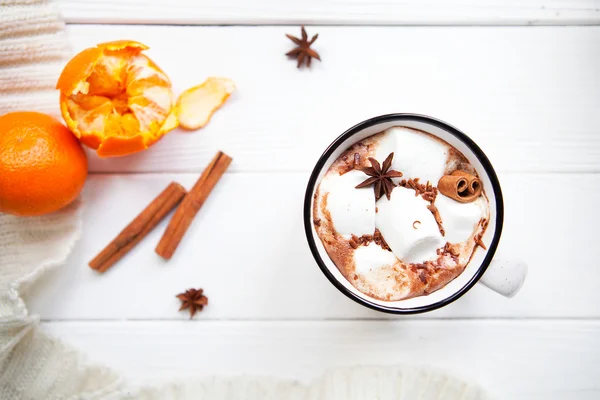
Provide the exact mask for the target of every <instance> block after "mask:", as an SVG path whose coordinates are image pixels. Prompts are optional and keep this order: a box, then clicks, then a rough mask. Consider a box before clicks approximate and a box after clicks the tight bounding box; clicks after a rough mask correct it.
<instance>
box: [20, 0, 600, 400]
mask: <svg viewBox="0 0 600 400" xmlns="http://www.w3.org/2000/svg"><path fill="white" fill-rule="evenodd" d="M168 3H170V2H169V1H167V0H152V1H149V0H144V1H141V0H119V1H115V2H104V1H99V0H86V1H83V2H80V1H75V0H60V1H59V2H58V4H59V6H60V8H61V9H62V11H63V15H64V16H65V18H66V20H67V22H69V26H68V34H69V37H70V40H71V42H72V46H73V52H77V51H79V50H81V49H83V48H86V47H89V46H92V45H94V44H96V43H100V42H105V41H108V40H113V39H125V38H131V39H135V40H139V41H141V42H143V43H146V44H147V45H149V46H150V47H151V50H150V51H149V52H148V54H149V55H150V56H151V57H153V58H154V60H155V61H156V62H157V63H158V64H159V65H160V66H161V67H162V68H163V69H164V70H165V71H166V72H167V73H168V74H169V75H170V77H171V78H172V81H173V83H174V86H175V89H176V91H177V92H180V91H181V90H183V89H185V88H187V87H189V86H192V85H195V84H198V83H200V82H202V81H203V80H204V79H205V78H206V77H207V76H211V75H221V76H226V77H230V78H232V79H234V80H235V81H236V83H237V86H238V91H237V92H236V93H235V95H234V96H233V97H232V98H231V99H230V101H229V102H228V103H227V104H226V106H225V107H224V108H223V109H222V110H220V111H219V112H218V113H217V114H216V115H215V116H214V118H213V120H212V121H211V123H210V124H209V125H208V127H207V128H205V129H204V130H202V131H198V132H194V133H186V132H182V131H174V132H172V133H170V134H169V135H168V136H167V137H166V138H165V139H164V140H162V141H161V142H160V143H158V144H156V145H155V146H154V147H153V148H152V149H151V150H149V151H147V152H145V153H143V154H139V155H134V156H131V157H127V158H122V159H112V160H100V159H98V158H97V157H95V156H94V155H92V156H91V158H90V169H91V176H90V179H89V180H88V183H87V187H86V192H85V203H86V210H85V216H84V223H85V227H84V233H83V238H82V239H81V241H80V242H79V244H78V246H77V247H76V249H75V251H74V252H73V254H72V256H71V257H70V260H69V262H68V265H67V267H66V268H64V269H63V270H61V271H60V272H58V273H56V274H54V275H52V276H50V277H48V278H47V279H46V281H45V282H43V285H40V288H39V290H38V295H37V296H36V297H35V298H32V299H30V301H31V305H32V308H33V311H34V312H35V313H39V314H41V315H42V318H43V320H44V323H43V327H44V329H45V330H47V331H48V332H51V333H53V334H55V335H58V336H60V337H62V338H64V339H65V340H66V341H68V342H70V343H71V344H73V345H74V346H76V347H78V348H80V349H82V350H84V351H86V352H87V353H88V354H89V356H90V357H91V358H92V359H94V360H95V361H99V362H104V363H107V364H110V365H112V366H113V367H114V368H116V369H117V370H119V371H122V372H123V373H124V374H125V375H126V376H128V377H129V378H131V379H132V380H134V381H136V382H153V383H157V382H159V381H160V380H163V379H169V378H174V377H184V376H190V375H196V374H206V373H223V374H237V373H257V374H263V373H265V374H267V373H268V374H274V375H278V376H283V377H292V378H298V379H302V380H307V379H310V378H311V377H314V376H316V375H317V374H320V373H321V372H322V371H323V370H324V369H326V368H329V367H335V366H348V365H369V364H398V363H408V364H432V365H435V366H439V367H443V368H447V369H448V370H449V371H452V372H454V373H455V374H458V375H464V376H467V377H472V378H474V379H475V380H477V381H479V382H480V383H481V384H482V385H483V386H485V387H486V388H488V389H489V390H490V391H491V392H492V393H495V394H496V395H497V396H498V398H500V399H522V400H532V399H598V398H600V368H598V362H600V319H599V318H600V294H599V293H600V291H599V290H598V281H599V280H600V266H599V265H598V262H597V260H598V256H597V251H598V234H597V230H598V226H599V225H600V208H599V206H598V204H599V203H600V175H599V172H600V27H598V26H583V25H598V24H600V12H599V9H600V1H598V0H578V1H567V0H562V1H559V0H557V1H552V2H544V1H541V0H528V1H517V0H510V1H505V2H501V1H493V0H485V1H475V0H469V1H458V0H453V1H444V2H442V1H441V0H436V1H430V2H427V3H428V4H426V5H424V4H422V3H423V2H419V1H416V0H415V1H405V2H401V4H395V2H393V1H387V2H377V3H376V4H371V2H369V1H368V0H357V1H350V0H345V1H335V0H327V1H319V0H304V1H301V0H289V1H286V2H280V1H278V0H256V1H254V2H246V1H243V0H228V1H223V0H203V1H195V0H186V1H181V2H177V3H176V4H175V5H167V4H168ZM299 23H307V24H313V25H312V26H309V27H308V28H307V30H308V32H309V34H311V35H312V34H314V33H317V32H318V33H319V39H318V40H317V42H316V43H315V49H316V50H317V51H318V52H319V53H320V54H321V56H322V58H323V62H322V63H319V62H315V63H313V68H312V70H297V69H296V66H295V63H294V62H293V61H289V60H287V58H286V57H284V56H283V54H284V53H285V52H286V51H288V50H289V49H290V48H291V42H289V41H288V40H287V39H286V38H285V36H284V34H285V33H292V34H298V33H299V27H298V26H297V24H299ZM150 24H154V25H152V26H150ZM178 24H185V25H186V26H177V25H178ZM211 24H236V25H237V26H214V25H213V26H210V25H211ZM280 24H287V25H291V26H279V25H280ZM188 25H198V26H188ZM242 25H243V26H242ZM256 25H265V26H256ZM267 25H268V26H267ZM347 25H351V26H347ZM359 25H365V26H359ZM374 25H383V26H374ZM407 25H411V26H407ZM417 25H433V26H417ZM453 25H467V26H453ZM469 25H471V26H469ZM502 25H514V26H502ZM528 25H549V26H534V27H532V26H528ZM560 25H573V26H560ZM575 25H577V26H575ZM389 112H417V113H423V114H428V115H432V116H435V117H437V118H440V119H443V120H446V121H448V122H450V123H452V124H454V125H456V126H458V127H459V128H461V129H463V130H464V131H466V132H467V133H468V134H469V135H470V136H471V137H472V138H473V139H474V140H476V141H477V142H478V143H479V144H480V146H481V147H482V148H483V149H484V151H485V152H486V153H487V154H488V156H489V157H490V159H491V160H492V162H493V163H494V165H495V167H496V170H497V172H498V173H499V176H500V179H501V183H502V185H503V190H504V193H505V202H506V221H505V230H504V235H503V237H502V241H501V246H502V247H503V248H504V249H508V250H509V251H510V252H514V253H515V254H521V255H522V256H523V257H524V258H525V259H526V260H527V261H528V263H529V265H530V274H529V278H528V280H527V282H526V284H525V286H524V288H523V289H522V291H521V293H519V295H518V296H517V297H516V298H514V299H512V300H506V299H504V298H501V297H500V296H498V295H496V294H495V293H492V292H491V291H489V290H487V289H485V288H482V287H475V288H474V289H473V290H472V291H470V292H469V293H468V294H467V295H465V296H464V297H463V298H461V299H460V300H459V301H457V302H455V303H453V304H451V305H449V306H448V307H446V308H444V309H442V310H439V311H436V312H432V313H429V314H426V315H420V316H414V317H393V316H389V315H384V314H379V313H376V312H374V311H370V310H367V309H365V308H363V307H361V306H359V305H357V304H355V303H353V302H352V301H351V300H349V299H347V298H346V297H344V296H343V295H342V294H341V293H339V292H338V291H337V289H335V288H334V287H333V286H332V285H331V284H330V283H329V282H328V281H327V280H326V279H325V277H324V276H323V275H322V273H321V272H320V271H319V269H318V267H317V266H316V264H315V262H314V261H313V259H312V256H311V254H310V251H309V249H308V246H307V245H306V241H305V237H304V232H303V226H302V220H301V208H302V197H303V193H304V190H305V183H306V181H307V179H308V174H309V171H310V170H311V169H312V166H313V164H314V163H315V161H316V159H317V158H318V156H319V155H320V153H321V152H322V151H323V149H324V148H325V146H326V145H327V144H328V143H329V142H331V141H332V140H333V139H334V138H335V137H337V136H338V135H339V134H340V133H341V132H342V131H344V130H345V129H346V128H348V127H350V126H351V125H353V124H355V123H357V122H359V121H361V120H363V119H366V118H368V117H371V116H375V115H379V114H384V113H389ZM217 149H222V150H224V151H226V152H227V153H229V154H230V155H232V156H233V158H234V163H233V164H232V167H231V169H230V172H228V173H227V174H226V175H225V177H224V179H223V180H222V181H221V182H220V184H219V185H218V187H217V188H216V190H215V191H214V192H213V194H212V196H211V197H210V198H209V200H208V202H207V203H206V204H205V206H204V208H203V209H202V211H201V212H200V214H199V215H198V217H197V218H196V220H195V221H194V224H193V225H192V227H191V229H190V231H189V232H188V235H187V236H186V237H185V239H184V242H183V243H182V246H181V247H180V248H179V250H178V252H177V253H176V255H175V256H174V258H173V259H172V260H171V261H170V262H168V263H165V262H163V261H162V259H160V258H159V257H158V256H156V254H155V253H154V247H155V245H156V243H157V241H158V239H159V237H160V235H161V233H162V230H163V229H164V227H165V224H164V223H163V224H161V225H160V226H159V228H158V229H156V230H155V231H154V232H153V233H152V234H151V235H150V236H149V237H148V238H147V239H146V240H144V241H143V243H142V244H141V245H140V246H138V247H137V248H136V249H135V250H134V251H133V252H132V253H131V254H130V255H128V256H127V258H126V259H125V260H123V261H122V262H121V263H120V264H118V265H117V266H116V267H114V268H113V269H112V270H110V271H109V272H108V273H107V274H105V275H103V276H99V275H97V274H96V273H95V272H94V271H92V270H90V269H89V268H88V267H87V266H86V264H87V262H88V261H89V260H90V259H91V258H92V257H93V256H94V255H95V254H96V253H97V251H99V250H100V249H101V248H102V247H103V246H104V245H105V244H106V243H107V242H108V241H109V240H110V239H112V238H113V237H114V235H115V234H116V233H117V232H118V231H119V230H120V229H121V228H122V227H123V226H124V225H125V224H126V223H127V222H129V221H130V220H131V219H132V218H133V217H134V216H135V215H136V214H137V213H138V212H139V211H140V210H141V209H142V208H143V206H144V205H146V204H147V203H148V202H149V201H150V200H151V199H152V198H153V197H154V196H155V195H156V194H157V193H159V192H160V191H161V190H162V189H163V188H164V187H165V186H166V184H167V183H168V182H170V181H172V180H175V181H179V182H181V183H182V184H184V185H186V186H188V187H189V186H190V185H191V184H192V183H193V182H194V181H195V180H196V178H197V177H198V175H199V173H200V172H201V171H202V169H203V167H204V166H205V165H206V164H207V163H208V161H209V159H210V158H211V157H212V155H213V154H214V153H215V151H216V150H217ZM189 287H203V288H204V289H205V291H206V293H207V295H208V296H209V298H210V306H209V307H208V308H207V309H206V310H205V311H204V312H202V313H201V314H199V315H198V317H197V318H196V319H195V320H194V321H192V322H190V321H188V320H187V315H186V314H184V313H178V312H177V308H178V301H177V300H176V299H175V297H174V295H175V294H176V293H179V292H180V291H182V290H184V289H186V288H189Z"/></svg>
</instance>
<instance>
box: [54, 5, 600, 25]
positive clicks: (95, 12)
mask: <svg viewBox="0 0 600 400" xmlns="http://www.w3.org/2000/svg"><path fill="white" fill-rule="evenodd" d="M58 5H59V7H60V9H61V11H62V13H63V15H64V17H65V19H66V20H67V22H70V23H110V24H115V23H121V24H123V23H124V24H132V23H144V24H186V25H205V24H218V25H221V24H233V25H240V24H251V25H274V24H300V23H312V24H322V25H328V24H331V25H350V24H353V25H357V24H358V25H375V24H377V25H566V24H597V23H598V22H600V13H599V12H598V8H599V7H600V3H599V2H598V1H597V0H571V1H569V0H558V1H552V2H547V1H541V0H504V1H498V0H468V1H460V0H450V1H444V0H430V1H427V2H423V1H419V0H411V1H402V2H398V1H394V0H383V1H377V2H372V1H369V0H358V1H356V0H354V1H353V0H288V1H280V0H261V1H256V2H247V1H244V0H202V1H197V0H180V1H177V2H171V1H168V0H144V1H142V0H123V1H109V2H106V1H102V0H84V1H82V0H58Z"/></svg>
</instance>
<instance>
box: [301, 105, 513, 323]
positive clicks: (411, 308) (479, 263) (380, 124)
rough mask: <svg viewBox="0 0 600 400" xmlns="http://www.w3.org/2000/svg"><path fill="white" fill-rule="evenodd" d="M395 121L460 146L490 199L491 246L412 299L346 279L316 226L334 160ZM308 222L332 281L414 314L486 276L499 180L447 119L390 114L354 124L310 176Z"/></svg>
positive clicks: (498, 224)
mask: <svg viewBox="0 0 600 400" xmlns="http://www.w3.org/2000/svg"><path fill="white" fill-rule="evenodd" d="M393 126H405V127H408V128H414V129H419V130H421V131H424V132H427V133H429V134H432V135H434V136H437V137H438V138H440V139H442V140H444V141H445V142H447V143H448V144H450V145H451V146H453V147H454V148H455V149H457V150H458V151H460V152H461V153H462V154H463V155H464V156H465V157H466V158H467V159H468V160H469V162H470V163H471V165H472V166H473V167H474V168H475V170H476V171H477V174H478V175H479V178H480V179H481V180H482V183H483V187H484V190H485V193H486V195H487V197H488V200H489V206H490V222H489V225H488V228H487V229H486V231H485V234H484V236H483V242H484V243H489V246H488V250H484V249H482V248H481V247H479V248H477V250H476V251H475V255H474V256H473V258H472V259H471V261H470V262H469V264H467V267H466V268H465V270H464V271H463V272H462V273H461V274H460V275H459V276H458V277H456V279H454V280H453V281H451V282H449V283H448V284H447V285H446V286H444V287H443V288H442V289H439V290H437V291H435V292H433V293H431V294H429V295H426V296H419V297H415V298H412V299H407V300H398V301H383V300H378V299H375V298H372V297H370V296H367V295H366V294H363V293H362V292H360V291H359V290H358V289H356V288H355V287H354V286H352V284H351V283H350V282H349V281H348V280H347V279H346V278H344V276H343V275H342V274H341V272H340V271H339V270H338V268H337V267H336V266H335V264H334V263H333V261H331V259H330V258H329V255H328V254H327V252H326V251H325V248H324V246H323V244H322V243H321V239H320V238H319V236H318V234H317V232H316V230H315V228H314V225H313V222H312V221H313V217H312V210H313V202H314V192H315V190H316V188H317V186H318V184H319V183H320V182H321V179H322V178H323V176H324V175H325V173H326V172H327V170H328V169H329V167H330V166H331V164H333V162H334V161H335V160H336V159H337V158H338V157H339V156H340V155H341V154H342V153H343V152H344V151H345V150H346V149H348V148H349V147H350V146H352V145H353V144H355V143H357V142H359V141H361V140H362V139H364V138H366V137H369V136H372V135H374V134H376V133H379V132H381V131H384V130H386V129H388V128H391V127H393ZM304 207H305V208H304V217H305V218H304V223H305V229H306V235H307V238H308V242H309V246H310V248H311V251H312V253H313V255H314V257H315V259H316V261H317V263H318V264H319V267H320V268H321V270H322V271H323V273H325V275H326V276H327V277H328V278H329V280H330V281H331V282H332V283H333V284H334V285H335V286H336V287H337V288H338V289H340V290H341V291H342V292H343V293H344V294H346V295H347V296H349V297H350V298H352V299H353V300H355V301H357V302H359V303H361V304H363V305H365V306H368V307H371V308H374V309H376V310H379V311H385V312H391V313H399V314H410V313H418V312H423V311H430V310H433V309H436V308H439V307H442V306H444V305H446V304H448V303H450V302H452V301H454V300H456V299H457V298H458V297H460V296H461V295H462V294H464V293H465V292H466V291H467V290H469V289H470V288H471V287H472V286H473V285H474V284H475V283H476V282H477V281H478V280H479V278H480V277H481V276H482V275H483V273H484V272H485V270H486V268H487V266H488V265H489V263H490V261H491V259H492V257H493V255H494V252H495V251H496V248H497V246H498V240H499V238H500V233H501V230H502V221H503V203H502V193H501V190H500V184H499V182H498V178H497V176H496V173H495V171H494V169H493V167H492V165H491V164H490V162H489V160H488V159H487V157H486V156H485V154H484V153H483V152H482V151H481V149H480V148H479V147H478V146H477V145H476V144H475V143H474V142H473V141H472V140H471V139H470V138H469V137H468V136H467V135H465V134H464V133H462V132H460V131H459V130H457V129H456V128H454V127H452V126H451V125H448V124H446V123H445V122H442V121H439V120H436V119H434V118H431V117H426V116H422V115H415V114H390V115H384V116H381V117H376V118H373V119H370V120H367V121H365V122H362V123H360V124H358V125H356V126H354V127H353V128H350V129H349V130H348V131H346V132H345V133H344V134H342V135H341V136H340V137H339V138H337V139H336V140H335V141H334V142H333V143H332V144H331V145H330V146H329V148H328V149H327V150H326V151H325V153H324V154H323V155H322V156H321V158H320V159H319V161H318V162H317V165H316V167H315V169H314V171H313V173H312V175H311V178H310V181H309V184H308V188H307V192H306V198H305V204H304Z"/></svg>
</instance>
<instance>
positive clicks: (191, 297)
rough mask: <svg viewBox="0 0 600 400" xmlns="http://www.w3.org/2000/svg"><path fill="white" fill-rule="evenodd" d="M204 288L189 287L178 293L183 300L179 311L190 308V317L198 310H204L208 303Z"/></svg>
mask: <svg viewBox="0 0 600 400" xmlns="http://www.w3.org/2000/svg"><path fill="white" fill-rule="evenodd" d="M203 292H204V291H203V290H202V289H188V290H186V291H185V292H184V293H180V294H178V295H177V296H176V297H177V298H178V299H179V300H181V308H180V309H179V311H183V310H186V309H188V308H189V309H190V319H192V317H193V316H194V314H196V312H197V311H202V309H203V308H204V306H206V305H208V297H206V296H204V295H203V294H202V293H203Z"/></svg>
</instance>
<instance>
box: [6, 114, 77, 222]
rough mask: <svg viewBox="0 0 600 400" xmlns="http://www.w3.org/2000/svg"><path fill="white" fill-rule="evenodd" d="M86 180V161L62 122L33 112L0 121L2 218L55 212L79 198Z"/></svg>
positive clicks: (7, 117) (11, 116) (8, 116)
mask: <svg viewBox="0 0 600 400" xmlns="http://www.w3.org/2000/svg"><path fill="white" fill-rule="evenodd" d="M86 177H87V156H86V155H85V152H84V151H83V149H82V148H81V145H80V144H79V142H78V141H77V138H75V136H73V134H72V133H71V132H70V131H69V130H68V129H67V128H66V127H65V126H64V125H62V124H61V123H60V122H58V121H57V120H55V119H54V118H52V117H50V116H48V115H45V114H41V113H37V112H12V113H9V114H5V115H2V116H0V212H4V213H9V214H14V215H21V216H33V215H42V214H48V213H51V212H54V211H57V210H59V209H61V208H63V207H64V206H66V205H68V204H69V203H71V202H72V201H73V200H75V199H76V198H77V196H78V195H79V193H80V192H81V189H82V188H83V184H84V182H85V178H86Z"/></svg>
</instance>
